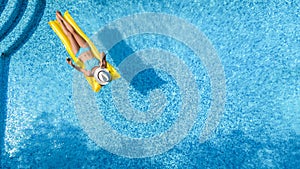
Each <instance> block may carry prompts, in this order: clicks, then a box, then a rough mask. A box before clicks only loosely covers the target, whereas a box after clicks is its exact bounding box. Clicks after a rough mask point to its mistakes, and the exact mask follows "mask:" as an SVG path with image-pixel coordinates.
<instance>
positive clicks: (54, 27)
mask: <svg viewBox="0 0 300 169" xmlns="http://www.w3.org/2000/svg"><path fill="white" fill-rule="evenodd" d="M63 17H64V18H65V20H66V21H67V22H69V23H70V24H71V25H72V26H73V28H74V29H75V30H76V32H77V33H78V34H79V35H80V36H81V37H83V39H84V40H85V41H86V42H87V43H88V44H89V46H90V47H91V50H92V53H93V54H94V56H95V57H96V58H98V59H100V58H99V55H100V53H99V51H98V50H97V48H96V47H95V45H94V44H93V42H92V41H91V40H90V39H89V38H88V37H87V36H86V35H85V33H84V32H83V31H82V30H81V29H80V28H79V26H78V25H77V24H76V22H75V21H74V19H73V18H72V16H71V15H70V14H69V12H68V11H66V12H65V13H64V16H63ZM49 25H50V27H51V28H52V30H53V31H54V32H55V33H56V34H57V36H58V37H59V38H60V40H61V41H62V43H63V44H64V46H65V48H66V50H67V52H68V53H69V55H70V56H71V58H72V60H73V61H74V62H75V63H76V64H77V65H78V66H79V67H81V68H84V63H82V62H81V61H80V60H79V59H78V58H77V57H76V56H75V55H76V54H75V53H73V52H72V48H71V43H70V41H69V39H68V38H67V36H66V35H65V34H64V32H63V30H62V28H61V26H60V24H59V23H58V21H57V20H54V21H50V22H49ZM107 69H108V70H109V72H110V74H111V77H112V80H115V79H118V78H120V77H121V76H120V74H119V73H118V72H117V71H116V69H115V68H114V67H113V66H112V65H110V64H109V63H108V62H107ZM85 78H86V80H87V81H88V83H89V84H90V85H91V87H92V89H93V91H94V92H99V91H100V89H101V85H100V84H99V83H97V81H96V80H95V78H94V77H87V76H85Z"/></svg>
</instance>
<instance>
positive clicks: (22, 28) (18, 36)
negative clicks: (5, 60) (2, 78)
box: [0, 0, 46, 57]
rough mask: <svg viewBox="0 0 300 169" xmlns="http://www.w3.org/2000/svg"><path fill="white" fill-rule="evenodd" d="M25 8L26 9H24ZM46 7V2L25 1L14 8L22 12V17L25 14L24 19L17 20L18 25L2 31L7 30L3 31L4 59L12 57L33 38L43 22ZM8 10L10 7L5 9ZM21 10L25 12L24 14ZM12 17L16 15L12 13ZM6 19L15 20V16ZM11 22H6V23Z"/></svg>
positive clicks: (0, 45) (1, 44) (41, 0)
mask: <svg viewBox="0 0 300 169" xmlns="http://www.w3.org/2000/svg"><path fill="white" fill-rule="evenodd" d="M13 1H15V0H13ZM26 3H27V4H26ZM25 6H26V8H24V7H25ZM45 7H46V1H45V0H29V1H27V0H25V1H22V5H15V6H14V9H13V10H19V11H20V13H19V14H20V15H21V14H22V13H23V14H22V17H21V16H19V17H20V18H19V20H17V23H14V24H12V25H13V26H9V28H5V29H1V30H5V31H3V32H4V35H5V37H4V38H3V40H2V41H0V51H1V56H4V57H5V56H10V55H11V54H13V53H14V52H16V51H17V50H18V49H19V48H21V47H22V46H23V45H24V44H25V43H26V41H27V40H28V39H29V38H30V37H31V36H32V34H33V33H34V31H35V30H36V28H37V26H38V24H39V22H40V20H41V17H42V16H43V13H44V10H45ZM7 8H9V7H5V9H7ZM7 10H8V9H7ZM21 10H24V11H23V12H22V11H21ZM3 13H4V12H3ZM12 15H15V13H12ZM5 16H6V15H5ZM1 17H2V16H1ZM6 17H7V18H6V19H7V20H8V19H11V18H14V16H6ZM17 19H18V18H17ZM9 22H10V21H9ZM9 22H8V21H6V23H9ZM8 25H9V24H8ZM5 26H6V25H4V27H5ZM2 27H3V26H2ZM0 33H2V32H0Z"/></svg>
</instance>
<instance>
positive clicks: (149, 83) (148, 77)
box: [94, 28, 167, 96]
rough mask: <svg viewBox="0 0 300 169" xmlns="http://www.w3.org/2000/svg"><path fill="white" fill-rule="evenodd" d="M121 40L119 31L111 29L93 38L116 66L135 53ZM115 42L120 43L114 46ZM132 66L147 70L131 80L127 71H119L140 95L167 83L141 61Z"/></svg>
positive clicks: (137, 60) (138, 59) (138, 60)
mask: <svg viewBox="0 0 300 169" xmlns="http://www.w3.org/2000/svg"><path fill="white" fill-rule="evenodd" d="M123 39H124V38H123V37H122V34H121V33H120V32H119V30H117V29H111V28H107V29H104V30H102V31H101V32H99V33H98V34H97V35H96V36H95V37H94V40H95V41H96V44H97V42H100V43H101V44H102V45H103V47H104V48H106V49H109V51H108V53H109V55H110V56H111V58H112V60H113V62H114V64H116V66H118V65H120V64H121V63H122V61H124V60H125V59H126V57H127V56H129V55H131V54H134V53H135V51H134V50H133V49H132V48H131V47H130V46H129V45H128V44H127V43H126V42H125V41H124V40H123ZM116 40H120V41H118V43H117V44H116V45H114V42H115V41H116ZM112 45H114V46H112ZM149 57H151V56H149ZM132 64H139V67H145V68H147V69H145V70H144V71H143V72H142V74H143V76H139V77H137V79H134V80H131V79H130V78H129V77H130V76H131V75H127V74H126V73H124V72H128V71H126V70H122V68H119V71H120V74H121V76H122V78H124V79H125V80H126V81H127V82H128V83H131V86H132V87H133V88H134V89H135V90H137V91H139V92H140V93H141V94H142V95H144V96H145V95H147V94H149V92H150V91H152V90H154V89H158V88H160V87H161V86H162V85H164V84H165V83H167V82H166V81H164V80H163V79H161V78H160V77H159V76H158V75H157V73H156V72H155V69H153V68H152V66H151V65H147V64H145V63H143V61H142V59H140V58H137V59H136V62H135V63H132ZM128 67H130V65H128Z"/></svg>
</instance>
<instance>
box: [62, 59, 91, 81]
mask: <svg viewBox="0 0 300 169" xmlns="http://www.w3.org/2000/svg"><path fill="white" fill-rule="evenodd" d="M67 63H68V64H69V65H71V66H72V67H73V68H75V69H76V70H78V71H79V72H82V73H83V74H84V75H85V76H88V77H92V76H93V74H92V72H91V71H87V70H85V69H82V68H80V67H78V66H76V65H74V64H73V63H72V61H71V59H69V58H68V59H67Z"/></svg>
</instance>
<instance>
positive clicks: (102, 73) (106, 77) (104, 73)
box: [94, 67, 111, 86]
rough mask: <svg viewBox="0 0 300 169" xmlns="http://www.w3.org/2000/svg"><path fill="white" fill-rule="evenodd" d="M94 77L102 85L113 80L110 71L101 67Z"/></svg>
mask: <svg viewBox="0 0 300 169" xmlns="http://www.w3.org/2000/svg"><path fill="white" fill-rule="evenodd" d="M94 78H95V79H96V81H97V82H98V83H99V84H100V85H102V86H104V85H107V84H108V83H109V82H110V81H111V75H110V74H109V71H108V70H107V69H103V68H100V67H99V68H97V69H96V70H95V72H94Z"/></svg>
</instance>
